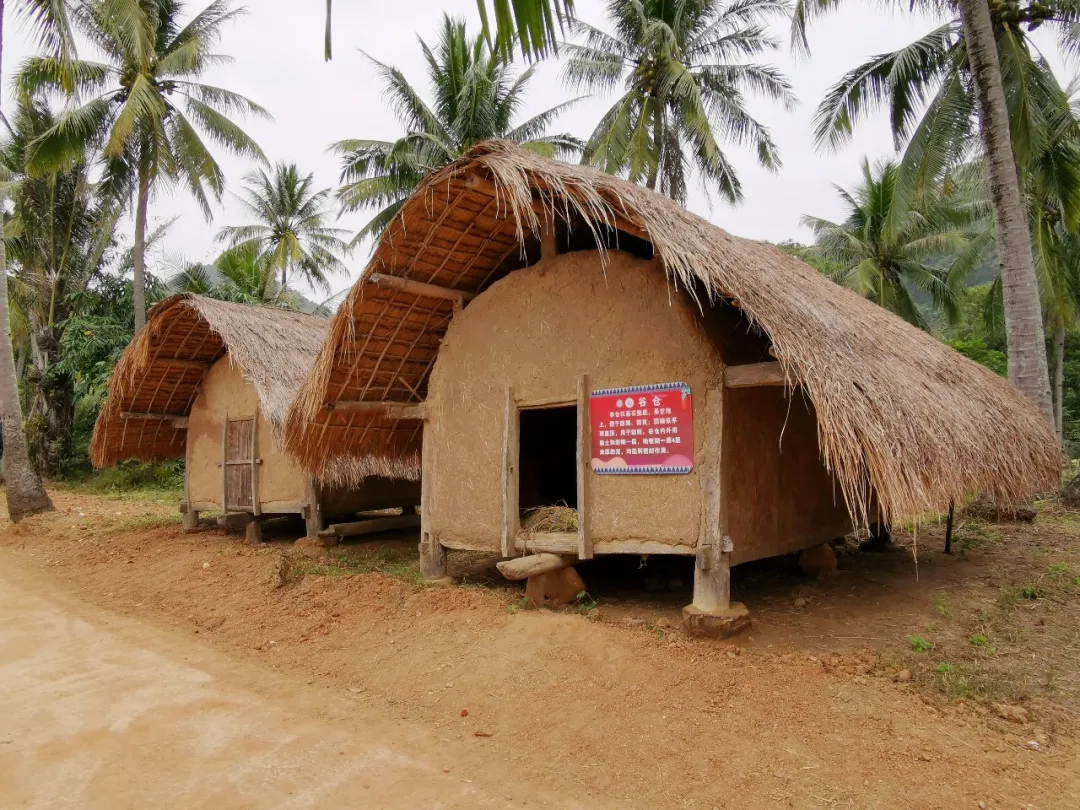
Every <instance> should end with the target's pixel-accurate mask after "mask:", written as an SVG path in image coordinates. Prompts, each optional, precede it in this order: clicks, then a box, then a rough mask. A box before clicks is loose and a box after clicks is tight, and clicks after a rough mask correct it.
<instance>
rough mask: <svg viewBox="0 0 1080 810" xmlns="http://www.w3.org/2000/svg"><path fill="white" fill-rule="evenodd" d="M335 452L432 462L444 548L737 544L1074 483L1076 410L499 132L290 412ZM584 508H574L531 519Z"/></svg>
mask: <svg viewBox="0 0 1080 810" xmlns="http://www.w3.org/2000/svg"><path fill="white" fill-rule="evenodd" d="M286 446H287V448H288V449H289V451H290V452H291V453H293V454H294V455H295V456H296V458H297V459H298V461H299V462H300V464H301V465H302V466H304V467H305V469H308V470H310V471H312V472H315V473H316V474H317V473H318V472H319V471H320V470H321V469H322V468H323V467H324V466H325V465H328V464H333V463H337V461H338V460H340V459H351V458H359V457H364V456H365V455H373V456H375V457H377V458H379V459H383V460H386V461H388V462H392V463H413V460H415V459H417V458H418V457H419V456H420V455H421V454H422V467H423V471H424V477H423V481H424V491H423V496H422V499H423V507H422V514H423V526H422V540H421V555H422V563H423V567H424V569H425V572H426V574H427V575H429V576H430V577H439V576H442V575H443V574H444V555H445V549H447V548H464V549H498V550H499V551H500V552H501V553H502V554H503V555H504V556H505V557H507V558H510V557H514V556H516V555H522V554H527V553H530V552H550V553H555V554H558V555H565V556H567V557H570V558H578V559H587V558H589V557H592V556H593V555H595V554H604V553H634V554H642V553H671V554H693V555H694V557H695V596H694V605H693V606H692V608H693V611H692V612H696V614H702V615H705V616H717V617H721V618H723V617H724V616H730V614H731V613H732V612H733V611H734V610H735V609H734V608H732V607H731V606H730V605H729V601H728V570H729V567H730V566H731V565H734V564H738V563H740V562H745V561H748V560H752V559H756V558H759V557H763V556H770V555H774V554H779V553H782V552H785V551H792V550H798V549H801V548H809V547H811V546H814V545H816V544H820V543H822V542H824V541H826V540H828V539H829V538H830V537H834V536H836V535H837V534H840V533H843V532H844V531H846V530H850V529H851V528H852V527H859V526H862V527H866V526H867V525H868V524H870V523H872V522H875V521H877V520H891V519H897V518H901V517H908V516H918V515H921V514H923V513H924V512H926V511H927V510H939V509H943V508H946V507H947V505H948V504H949V502H950V501H951V500H953V499H958V498H961V497H963V496H964V495H965V494H967V493H970V492H973V491H976V490H988V491H991V492H994V493H995V494H997V495H998V496H999V497H1002V498H1005V499H1014V498H1020V497H1026V496H1027V495H1028V494H1029V493H1031V492H1032V491H1034V490H1036V489H1038V488H1040V487H1043V486H1048V485H1051V484H1052V483H1053V482H1054V481H1055V480H1056V476H1057V474H1058V469H1059V458H1058V452H1057V449H1056V442H1055V440H1054V437H1053V434H1052V431H1051V430H1050V429H1049V427H1048V426H1047V425H1046V424H1045V423H1044V422H1043V420H1042V419H1041V417H1040V416H1039V414H1038V413H1037V412H1036V411H1035V410H1034V409H1033V408H1032V407H1031V406H1030V405H1029V404H1028V403H1027V401H1026V400H1024V398H1023V397H1021V396H1020V395H1019V394H1018V393H1017V392H1016V391H1015V390H1014V389H1012V388H1011V387H1010V386H1008V385H1007V384H1006V383H1005V382H1004V381H1003V380H1001V379H1000V378H998V377H997V376H995V375H994V374H992V373H991V372H989V371H988V370H986V369H984V368H982V367H980V366H978V365H977V364H975V363H973V362H971V361H969V360H967V359H966V358H964V357H962V356H960V355H959V354H957V353H956V352H954V351H952V350H951V349H950V348H948V347H946V346H944V345H942V344H941V343H939V342H938V341H936V340H935V339H934V338H933V337H931V336H929V335H927V334H925V333H923V332H921V331H919V330H918V329H915V328H914V327H912V326H910V325H909V324H907V323H905V322H903V321H901V320H900V319H898V318H896V317H895V316H893V315H891V314H890V313H888V312H886V311H884V310H882V309H880V308H879V307H877V306H875V305H874V304H872V303H870V302H868V301H866V300H864V299H862V298H861V297H859V296H857V295H855V294H853V293H851V292H849V291H847V290H844V289H841V288H840V287H838V286H836V285H835V284H833V283H832V282H830V281H829V280H828V279H826V278H824V277H823V276H821V275H820V274H819V273H817V272H816V271H814V270H813V269H812V268H810V267H808V266H807V265H805V264H803V263H801V262H799V261H798V260H796V259H794V258H792V257H789V256H787V255H785V254H783V253H782V252H780V251H779V250H777V249H776V248H775V247H772V246H770V245H766V244H761V243H756V242H752V241H748V240H743V239H739V238H737V237H734V236H732V235H730V234H728V233H726V232H724V231H723V230H721V229H720V228H717V227H716V226H713V225H711V224H710V223H708V222H706V221H704V220H702V219H700V218H699V217H697V216H695V215H693V214H691V213H689V212H687V211H685V210H683V209H682V208H680V207H679V206H678V205H676V204H675V203H673V202H671V201H670V200H667V199H666V198H664V197H662V196H660V195H658V194H655V193H652V192H649V191H647V190H645V189H642V188H640V187H637V186H634V185H632V184H629V183H626V182H624V181H622V180H619V179H617V178H613V177H611V176H609V175H605V174H602V173H599V172H595V171H592V170H589V169H587V168H582V167H578V166H569V165H566V164H562V163H558V162H553V161H548V160H544V159H542V158H539V157H537V156H535V155H532V154H529V153H527V152H525V151H523V150H521V149H520V148H518V147H515V146H512V145H510V144H506V143H500V142H493V143H488V144H483V145H480V146H478V147H476V148H475V149H474V150H472V152H470V153H469V154H468V155H467V156H465V157H464V158H462V159H461V160H459V161H458V162H456V163H455V164H453V165H451V166H449V167H447V168H446V169H444V170H442V171H440V172H439V173H437V174H436V175H434V176H432V177H431V178H429V180H428V181H427V182H426V183H425V184H424V185H423V186H422V187H421V189H420V190H419V191H418V192H417V193H416V194H415V195H414V196H413V197H412V198H411V199H410V200H409V201H407V202H406V204H405V206H404V207H403V208H402V210H401V212H400V214H399V216H398V217H396V218H395V220H394V222H393V223H392V224H391V225H390V227H389V228H388V230H387V232H386V234H385V235H384V237H383V238H382V240H381V241H380V243H379V245H378V248H377V250H376V252H375V254H374V255H373V257H372V260H371V263H370V264H369V266H368V268H367V270H366V271H365V274H364V275H363V277H362V278H361V280H360V281H359V282H358V283H357V284H356V286H355V287H354V288H353V290H352V291H351V293H350V296H349V298H348V299H347V300H346V302H345V303H344V304H343V306H342V307H341V309H340V310H339V312H338V314H337V316H336V318H335V319H334V321H333V323H332V325H331V328H330V333H329V336H328V338H327V341H326V343H325V345H324V347H323V349H322V350H321V352H320V354H319V358H318V360H317V362H316V364H315V367H314V370H313V371H312V373H311V375H310V376H309V377H308V379H307V381H306V382H305V383H304V385H303V387H302V389H301V391H300V393H299V395H298V396H297V399H296V401H295V402H294V404H293V406H292V407H291V409H290V412H289V416H288V420H287V424H286ZM550 504H563V505H565V506H567V507H572V508H573V509H574V510H575V511H576V521H575V523H576V528H574V529H573V530H570V531H567V530H563V531H553V532H536V531H529V530H528V529H527V528H523V526H522V519H523V517H525V518H527V513H528V510H529V509H531V508H533V507H535V506H540V505H550Z"/></svg>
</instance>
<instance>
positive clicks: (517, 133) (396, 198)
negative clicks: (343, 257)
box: [331, 15, 581, 244]
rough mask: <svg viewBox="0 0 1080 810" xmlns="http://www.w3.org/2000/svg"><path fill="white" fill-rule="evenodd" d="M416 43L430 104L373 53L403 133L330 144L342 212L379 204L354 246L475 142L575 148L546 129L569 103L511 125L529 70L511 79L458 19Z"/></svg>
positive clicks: (566, 151)
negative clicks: (337, 160) (434, 38)
mask: <svg viewBox="0 0 1080 810" xmlns="http://www.w3.org/2000/svg"><path fill="white" fill-rule="evenodd" d="M420 47H421V48H422V49H423V52H424V58H425V60H426V61H427V73H428V83H429V85H430V89H431V93H432V97H433V100H432V102H431V104H428V103H427V102H425V101H424V99H423V98H422V97H421V95H420V92H419V91H418V90H416V88H414V87H413V86H412V85H411V84H409V82H408V80H407V79H406V78H405V76H404V74H402V72H401V71H400V70H398V69H397V68H395V67H391V66H390V65H385V64H383V63H382V62H378V61H376V60H374V59H371V61H372V63H373V64H374V65H375V68H376V70H377V72H378V74H379V77H380V78H381V79H382V82H383V86H384V90H385V96H386V100H387V102H388V103H389V105H390V106H391V108H392V109H393V110H394V111H395V113H396V114H397V117H398V121H400V123H401V126H402V127H403V128H404V130H405V134H404V135H403V136H402V137H400V138H398V139H397V140H396V141H374V140H361V139H352V140H346V141H341V142H339V143H336V144H334V145H333V146H331V151H333V152H334V153H336V154H338V155H340V156H341V181H342V186H341V188H340V189H338V198H339V200H340V201H341V204H342V207H343V208H344V210H346V211H355V210H358V209H361V208H378V209H379V212H378V213H377V214H376V215H375V216H374V217H373V218H372V219H371V221H370V222H368V223H367V224H366V225H365V226H364V227H363V228H362V229H361V231H360V232H359V233H358V234H357V236H356V239H355V240H354V241H353V244H356V243H357V242H359V241H360V240H362V239H364V238H366V237H369V236H378V235H379V234H380V233H382V231H383V230H384V229H385V228H386V226H387V225H388V224H389V223H390V221H391V220H392V219H393V218H394V215H395V214H396V213H397V212H398V210H399V209H400V208H401V206H402V204H403V203H404V202H405V200H406V199H408V198H409V196H411V195H412V193H413V191H415V190H416V187H417V186H418V185H419V183H420V181H421V180H422V179H423V177H424V176H425V175H427V174H428V173H430V172H433V171H435V170H437V169H439V168H441V167H443V166H445V165H446V164H448V163H451V162H453V161H454V160H456V159H457V158H458V157H459V156H461V155H462V154H463V153H464V152H465V151H466V150H468V149H469V148H470V147H472V146H473V145H474V144H476V143H478V142H480V141H484V140H488V139H491V138H505V139H507V140H511V141H515V142H517V143H520V144H522V145H523V146H525V147H526V148H527V149H532V150H533V151H536V152H539V153H541V154H544V155H547V156H549V157H555V156H573V155H576V154H578V153H579V152H580V149H581V142H580V141H578V140H577V139H576V138H573V137H571V136H570V135H566V134H562V135H548V134H546V133H547V131H548V128H549V127H550V126H551V123H552V122H553V121H554V120H555V118H556V117H557V116H558V115H559V114H560V113H561V112H563V111H564V110H566V109H567V108H568V107H570V105H571V104H573V103H574V102H573V101H568V102H565V103H563V104H559V105H558V106H556V107H552V108H551V109H550V110H547V111H546V112H542V113H540V114H539V115H535V116H533V117H532V118H529V119H528V120H526V121H523V122H520V123H517V122H516V120H515V119H516V117H517V114H518V113H519V112H520V110H521V108H522V106H523V104H524V101H525V90H526V88H527V87H528V84H529V81H530V80H531V79H532V77H533V70H534V69H533V68H531V67H530V68H528V69H526V70H525V71H523V72H522V73H521V74H520V75H517V76H516V78H515V75H514V71H513V69H512V68H511V66H510V64H509V63H508V62H507V61H506V60H505V59H504V58H503V57H502V56H500V55H498V54H497V53H492V52H491V51H490V50H489V49H488V47H487V44H486V43H485V41H484V39H483V38H482V37H469V36H468V34H467V33H466V31H465V23H464V22H462V21H460V20H453V19H451V18H450V17H448V16H446V15H444V16H443V21H442V29H441V31H440V32H439V40H438V42H437V43H436V45H435V47H434V48H431V47H429V46H428V45H427V43H425V42H424V41H423V40H420ZM368 58H369V59H370V57H368Z"/></svg>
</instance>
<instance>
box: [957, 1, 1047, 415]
mask: <svg viewBox="0 0 1080 810" xmlns="http://www.w3.org/2000/svg"><path fill="white" fill-rule="evenodd" d="M960 18H961V20H962V22H963V25H964V38H965V40H966V42H967V53H968V64H969V65H970V67H971V73H972V78H973V81H974V86H975V100H976V103H977V105H978V109H979V133H980V135H981V136H982V141H983V147H984V148H985V150H986V158H987V160H986V162H987V167H988V172H989V175H990V196H991V199H992V201H993V205H994V225H995V228H996V230H997V244H998V256H999V259H1000V262H1001V284H1002V290H1003V293H1004V295H1003V297H1004V304H1005V335H1006V341H1007V343H1008V350H1009V382H1011V383H1012V384H1013V385H1014V386H1016V388H1017V389H1018V390H1019V391H1020V393H1022V394H1023V395H1024V396H1026V397H1027V398H1028V399H1029V400H1031V402H1032V403H1033V404H1034V405H1035V407H1036V408H1038V409H1039V412H1040V413H1042V414H1043V416H1044V417H1045V418H1046V421H1047V422H1048V423H1050V424H1053V423H1054V410H1053V406H1052V404H1051V401H1050V377H1049V373H1048V371H1047V368H1046V348H1045V347H1046V335H1045V333H1044V331H1043V324H1042V313H1041V311H1040V307H1039V285H1038V281H1037V279H1036V277H1035V267H1034V264H1033V262H1032V257H1031V235H1030V234H1029V233H1028V223H1027V216H1026V214H1025V211H1024V205H1023V200H1022V198H1021V195H1020V184H1019V180H1018V178H1017V173H1016V162H1015V158H1014V155H1013V149H1012V141H1011V134H1010V132H1009V117H1008V112H1007V109H1006V106H1005V91H1004V89H1003V88H1002V84H1001V66H1000V64H999V62H998V54H997V44H996V43H995V41H994V29H993V23H992V22H991V20H990V7H989V6H988V5H987V0H960Z"/></svg>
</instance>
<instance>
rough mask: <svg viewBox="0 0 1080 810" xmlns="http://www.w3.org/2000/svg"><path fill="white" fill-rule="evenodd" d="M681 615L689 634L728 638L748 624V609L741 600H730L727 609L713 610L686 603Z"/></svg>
mask: <svg viewBox="0 0 1080 810" xmlns="http://www.w3.org/2000/svg"><path fill="white" fill-rule="evenodd" d="M682 615H683V627H684V628H686V634H687V635H689V636H705V637H707V638H729V637H731V636H733V635H735V634H736V633H738V632H740V631H741V630H745V629H746V628H747V627H749V626H750V611H749V610H747V609H746V605H744V604H743V603H742V602H732V603H731V605H730V606H729V607H728V608H727V610H713V611H705V610H702V609H701V608H698V607H694V606H693V605H687V606H686V607H684V608H683V611H682Z"/></svg>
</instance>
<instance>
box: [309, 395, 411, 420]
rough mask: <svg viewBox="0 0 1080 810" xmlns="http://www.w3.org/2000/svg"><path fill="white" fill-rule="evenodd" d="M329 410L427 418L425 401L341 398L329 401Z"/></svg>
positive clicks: (395, 417) (401, 417)
mask: <svg viewBox="0 0 1080 810" xmlns="http://www.w3.org/2000/svg"><path fill="white" fill-rule="evenodd" d="M325 407H326V410H328V411H360V412H362V413H382V414H384V415H386V416H389V417H391V418H393V419H426V418H427V406H426V405H425V404H424V403H423V402H388V401H386V400H377V399H371V400H355V399H353V400H349V399H339V400H337V401H336V402H327V403H326V406H325Z"/></svg>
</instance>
